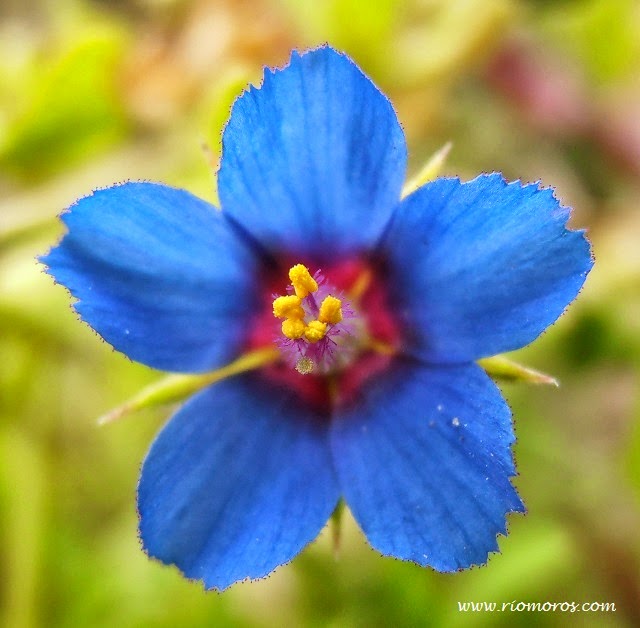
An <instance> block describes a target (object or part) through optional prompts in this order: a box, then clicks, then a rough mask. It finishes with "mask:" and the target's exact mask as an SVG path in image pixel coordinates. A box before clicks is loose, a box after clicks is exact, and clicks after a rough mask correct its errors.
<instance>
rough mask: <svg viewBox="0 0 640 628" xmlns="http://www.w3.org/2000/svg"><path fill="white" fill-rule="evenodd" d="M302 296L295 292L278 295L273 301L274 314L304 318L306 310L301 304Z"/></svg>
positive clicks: (282, 316)
mask: <svg viewBox="0 0 640 628" xmlns="http://www.w3.org/2000/svg"><path fill="white" fill-rule="evenodd" d="M300 303H301V300H300V297H297V296H296V295H295V294H289V295H287V296H284V297H278V298H277V299H275V301H274V302H273V315H274V316H275V317H276V318H301V319H302V318H304V310H303V309H302V305H300Z"/></svg>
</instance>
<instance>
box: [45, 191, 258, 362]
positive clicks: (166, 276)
mask: <svg viewBox="0 0 640 628" xmlns="http://www.w3.org/2000/svg"><path fill="white" fill-rule="evenodd" d="M62 219H63V221H64V222H65V223H66V226H67V228H68V233H67V234H66V235H65V237H64V238H63V240H62V242H60V244H59V245H58V247H56V248H54V249H53V250H52V251H51V252H50V253H49V255H48V256H46V257H45V258H43V259H42V262H43V263H45V264H47V266H48V272H49V273H50V274H51V275H52V276H53V277H54V278H55V279H56V280H57V281H58V282H59V283H61V284H63V285H65V286H66V287H67V288H68V289H69V290H70V291H71V293H72V294H73V295H74V296H75V297H76V298H77V299H79V302H78V303H76V304H75V308H76V310H77V312H78V313H79V314H80V316H81V317H82V319H83V320H84V321H86V322H87V323H89V325H91V327H93V329H95V330H96V331H97V332H98V333H99V334H100V335H101V336H102V337H103V338H104V339H105V340H106V341H107V342H109V343H110V344H111V345H113V346H114V347H115V348H116V349H117V350H118V351H122V352H123V353H125V354H126V355H128V356H129V357H130V358H131V359H133V360H137V361H139V362H143V363H144V364H147V365H149V366H152V367H155V368H159V369H164V370H173V371H200V370H207V369H211V368H214V367H216V366H219V365H220V364H221V363H224V362H226V361H227V360H229V359H230V358H231V357H232V356H234V354H235V353H236V351H237V350H238V346H239V343H240V342H241V341H242V340H243V338H242V333H243V327H244V324H245V322H246V318H247V316H248V314H249V312H250V309H251V307H252V305H253V298H252V294H253V292H254V291H253V288H252V285H253V284H252V282H253V275H254V264H255V262H254V255H253V253H251V252H250V250H249V248H248V247H247V246H246V245H245V244H244V243H243V242H242V241H241V240H240V238H239V236H237V235H236V234H235V233H234V231H233V229H231V228H230V226H229V225H228V223H227V222H226V221H225V220H224V219H223V218H222V216H221V214H220V212H218V211H217V210H216V209H215V208H214V207H213V206H212V205H209V204H208V203H206V202H205V201H202V200H200V199H198V198H196V197H195V196H193V195H191V194H189V193H188V192H185V191H182V190H176V189H173V188H169V187H166V186H164V185H158V184H151V183H127V184H124V185H120V186H116V187H112V188H108V189H104V190H98V191H96V192H94V193H93V194H92V195H91V196H87V197H86V198H83V199H81V200H80V201H78V202H77V204H76V205H74V206H73V207H71V210H70V211H69V212H67V213H66V214H63V216H62Z"/></svg>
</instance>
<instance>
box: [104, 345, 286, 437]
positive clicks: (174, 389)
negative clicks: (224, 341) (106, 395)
mask: <svg viewBox="0 0 640 628" xmlns="http://www.w3.org/2000/svg"><path fill="white" fill-rule="evenodd" d="M278 356H279V353H278V351H277V349H275V348H273V347H266V348H264V349H256V350H255V351H250V352H248V353H245V354H243V355H241V356H240V357H239V358H238V359H236V360H234V361H233V362H231V363H230V364H227V365H226V366H223V367H222V368H219V369H216V370H215V371H210V372H209V373H202V374H200V373H198V374H175V373H174V374H171V375H167V376H166V377H163V378H162V379H161V380H159V381H157V382H154V383H153V384H150V385H149V386H147V387H145V388H143V389H142V390H141V391H140V392H139V393H137V394H136V395H134V396H133V397H131V399H129V400H128V401H125V402H124V403H123V404H121V405H119V406H117V407H116V408H114V409H113V410H110V411H109V412H107V413H106V414H103V415H102V416H101V417H100V418H99V419H98V424H99V425H104V424H105V423H111V421H115V420H117V419H120V418H122V417H125V416H127V415H129V414H133V413H134V412H138V411H139V410H143V409H144V408H153V407H155V406H161V405H166V404H170V403H177V402H180V401H184V400H185V399H186V398H187V397H190V396H191V395H193V394H194V393H196V392H198V391H199V390H201V389H203V388H205V387H206V386H210V385H211V384H214V383H215V382H218V381H220V380H222V379H225V378H227V377H231V376H233V375H238V374H239V373H243V372H245V371H250V370H253V369H256V368H259V367H261V366H264V365H265V364H268V363H270V362H273V361H274V360H276V359H277V358H278Z"/></svg>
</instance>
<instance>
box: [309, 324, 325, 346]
mask: <svg viewBox="0 0 640 628" xmlns="http://www.w3.org/2000/svg"><path fill="white" fill-rule="evenodd" d="M326 333H327V324H326V323H322V322H321V321H311V322H310V323H309V324H308V325H307V328H306V329H305V330H304V337H305V338H306V339H307V340H308V341H309V342H318V341H319V340H322V339H323V338H324V335H325V334H326Z"/></svg>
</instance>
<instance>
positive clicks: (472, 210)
mask: <svg viewBox="0 0 640 628" xmlns="http://www.w3.org/2000/svg"><path fill="white" fill-rule="evenodd" d="M568 217H569V210H568V209H566V208H563V207H560V205H559V203H558V201H557V200H556V199H555V197H554V195H553V192H552V190H550V189H540V188H539V187H538V185H537V184H531V185H525V186H522V185H521V184H520V183H518V182H514V183H508V184H507V183H506V182H505V181H504V179H503V178H502V177H501V176H500V175H499V174H491V175H481V176H479V177H477V178H476V179H474V180H473V181H469V182H468V183H461V182H460V181H459V180H458V179H439V180H437V181H434V182H432V183H429V184H427V185H425V186H424V187H422V188H420V189H419V190H418V191H416V192H415V193H414V194H412V195H411V196H409V197H408V198H407V199H406V200H405V201H404V202H403V203H402V204H401V205H400V206H399V207H398V208H397V210H396V214H395V216H394V219H393V222H392V223H391V225H390V228H389V230H388V232H387V233H386V235H385V238H384V241H383V250H384V255H385V257H386V258H387V259H388V261H389V273H390V277H389V285H390V286H391V289H392V290H393V291H394V298H395V302H396V305H397V309H398V312H401V313H402V316H403V317H404V319H405V320H404V326H405V328H406V329H407V330H408V337H407V338H406V347H405V348H406V351H407V352H408V353H411V354H413V355H416V356H419V357H421V358H422V359H424V360H427V361H430V362H438V363H451V362H462V361H469V360H475V359H477V358H480V357H484V356H490V355H495V354H497V353H501V352H503V351H510V350H513V349H518V348H520V347H522V346H524V345H526V344H528V343H530V342H531V341H532V340H534V339H535V338H536V337H537V336H538V335H539V334H540V333H541V332H542V331H544V329H545V328H546V327H547V326H549V325H551V323H553V322H554V321H555V320H556V319H557V318H558V316H560V314H562V312H563V310H564V309H565V307H566V306H567V305H568V304H569V303H570V302H571V301H572V300H573V299H574V298H575V296H576V295H577V293H578V291H579V290H580V287H581V286H582V284H583V282H584V280H585V277H586V275H587V273H588V272H589V269H590V268H591V266H592V261H591V257H590V254H589V243H588V241H587V240H586V238H585V237H584V233H583V232H582V231H569V230H567V229H566V228H565V226H566V222H567V219H568Z"/></svg>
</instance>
